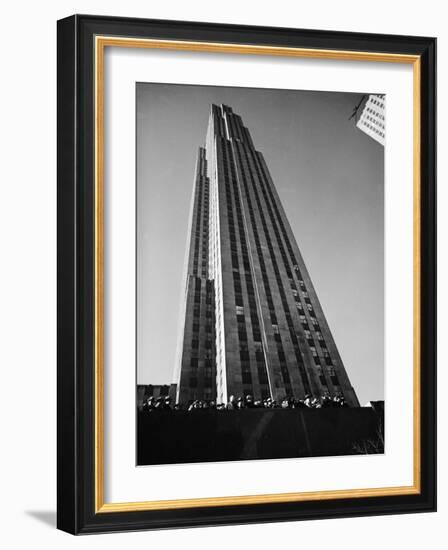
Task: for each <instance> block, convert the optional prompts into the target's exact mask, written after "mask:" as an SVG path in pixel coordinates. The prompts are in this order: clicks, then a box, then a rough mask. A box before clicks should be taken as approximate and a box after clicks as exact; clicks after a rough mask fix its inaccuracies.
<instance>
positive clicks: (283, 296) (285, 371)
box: [239, 147, 310, 394]
mask: <svg viewBox="0 0 448 550" xmlns="http://www.w3.org/2000/svg"><path fill="white" fill-rule="evenodd" d="M241 151H242V154H241V153H239V160H240V164H241V166H242V171H243V172H244V170H245V169H246V170H247V172H248V174H249V179H250V181H251V182H252V190H253V194H254V197H255V201H256V203H257V206H258V211H259V215H260V220H261V224H262V226H263V231H264V235H265V239H266V244H267V246H268V249H269V254H270V257H271V262H272V266H273V269H274V274H275V278H276V281H277V285H278V289H279V293H280V298H281V301H282V306H283V311H284V314H285V318H286V322H287V324H288V329H289V333H290V337H291V341H292V344H293V347H294V353H295V356H296V361H297V366H298V369H299V373H300V377H301V379H302V384H303V387H304V390H305V392H306V393H309V392H310V384H309V380H308V376H307V373H306V370H305V367H304V365H303V359H302V353H301V350H300V346H299V341H298V338H297V334H296V332H295V330H294V323H293V320H292V317H291V312H290V310H289V306H288V302H287V299H286V294H285V290H284V287H283V281H282V279H281V275H280V271H279V268H278V265H277V259H276V256H275V252H274V247H273V245H272V240H271V237H270V234H269V230H268V226H267V223H266V218H265V216H264V212H263V209H262V205H261V199H260V195H259V193H258V189H257V185H256V178H255V174H254V173H253V172H252V169H251V166H250V162H249V156H248V153H247V148H246V147H241ZM243 155H244V158H243ZM247 191H248V190H247ZM247 191H246V194H247V195H248V196H249V193H248V192H247ZM272 221H273V220H271V222H272ZM272 225H273V227H274V223H273V224H272ZM274 228H275V227H274ZM268 286H269V285H268ZM270 313H271V321H276V317H275V311H272V310H271V311H270ZM272 326H273V328H274V339H275V341H276V342H277V352H278V356H279V362H280V370H281V373H282V378H283V383H284V386H285V391H286V392H287V393H289V394H291V393H292V392H291V379H290V375H289V372H288V368H287V364H286V359H285V354H284V350H283V344H282V340H281V335H280V332H279V331H278V330H275V328H276V327H277V329H278V325H277V324H276V323H274V322H273V325H272Z"/></svg>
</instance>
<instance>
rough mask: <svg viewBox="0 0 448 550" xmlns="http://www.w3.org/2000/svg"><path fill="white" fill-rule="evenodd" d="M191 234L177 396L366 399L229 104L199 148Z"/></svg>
mask: <svg viewBox="0 0 448 550" xmlns="http://www.w3.org/2000/svg"><path fill="white" fill-rule="evenodd" d="M189 236H190V237H189V248H188V257H187V276H186V282H185V299H184V302H183V311H182V317H181V318H182V325H181V329H180V342H179V353H178V365H177V376H176V382H177V401H178V402H180V403H188V402H189V401H191V400H194V399H213V400H217V401H218V402H226V401H227V400H228V399H229V397H230V396H231V395H234V396H235V397H237V396H244V395H248V394H250V395H252V396H253V397H254V398H255V399H264V398H267V397H272V398H273V399H276V400H280V399H283V398H284V397H286V396H289V397H294V398H298V399H301V398H304V397H305V396H306V395H308V394H311V395H314V396H321V395H323V394H326V393H328V394H330V395H334V394H342V395H344V397H345V399H346V401H347V403H348V404H349V405H350V406H359V402H358V399H357V397H356V394H355V392H354V390H353V388H352V386H351V383H350V380H349V378H348V376H347V373H346V371H345V368H344V365H343V363H342V360H341V357H340V355H339V353H338V350H337V348H336V345H335V342H334V340H333V337H332V334H331V332H330V329H329V327H328V324H327V321H326V319H325V315H324V313H323V311H322V308H321V305H320V303H319V300H318V298H317V295H316V292H315V290H314V287H313V284H312V281H311V279H310V277H309V275H308V271H307V269H306V266H305V264H304V261H303V258H302V255H301V253H300V250H299V248H298V246H297V243H296V240H295V238H294V235H293V233H292V230H291V227H290V225H289V222H288V220H287V218H286V215H285V211H284V210H283V207H282V204H281V201H280V198H279V196H278V194H277V191H276V189H275V186H274V183H273V181H272V179H271V176H270V173H269V170H268V167H267V165H266V163H265V161H264V158H263V155H262V154H261V153H260V152H259V151H257V150H256V149H255V146H254V144H253V142H252V138H251V135H250V133H249V130H248V129H247V128H246V127H245V126H244V124H243V121H242V119H241V117H240V116H239V115H238V114H236V113H234V112H233V110H232V109H231V108H230V107H228V106H226V105H220V106H218V105H212V106H211V111H210V117H209V124H208V130H207V136H206V143H205V147H201V148H200V149H199V152H198V159H197V165H196V175H195V180H194V191H193V200H192V206H191V216H190V230H189Z"/></svg>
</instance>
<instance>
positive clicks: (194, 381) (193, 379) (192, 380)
mask: <svg viewBox="0 0 448 550" xmlns="http://www.w3.org/2000/svg"><path fill="white" fill-rule="evenodd" d="M197 386H198V379H197V378H196V376H191V377H190V387H191V388H197Z"/></svg>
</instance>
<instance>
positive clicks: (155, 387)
mask: <svg viewBox="0 0 448 550" xmlns="http://www.w3.org/2000/svg"><path fill="white" fill-rule="evenodd" d="M176 388H177V384H138V385H137V407H138V409H141V408H142V405H143V402H144V401H146V400H147V399H148V397H154V398H155V399H157V398H158V397H167V396H168V397H171V401H172V402H173V403H174V402H175V400H176Z"/></svg>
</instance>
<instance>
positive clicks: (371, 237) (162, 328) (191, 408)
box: [136, 82, 386, 465]
mask: <svg viewBox="0 0 448 550" xmlns="http://www.w3.org/2000/svg"><path fill="white" fill-rule="evenodd" d="M385 102H386V98H385V96H384V95H379V94H369V93H365V94H359V93H345V92H344V93H341V92H320V91H300V90H278V89H251V88H236V87H235V88H231V87H214V86H192V85H175V84H152V83H145V82H139V83H137V84H136V109H137V113H136V116H137V120H136V127H137V137H136V146H137V193H136V197H137V199H136V212H137V227H136V231H137V239H136V241H137V293H136V301H137V308H136V311H137V429H138V438H137V464H138V465H148V464H170V463H186V462H206V461H222V460H246V459H252V460H253V459H274V458H292V457H315V456H333V455H352V454H353V455H354V454H381V453H383V452H384V296H383V295H384V273H383V271H384V142H385V112H386V109H385Z"/></svg>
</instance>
